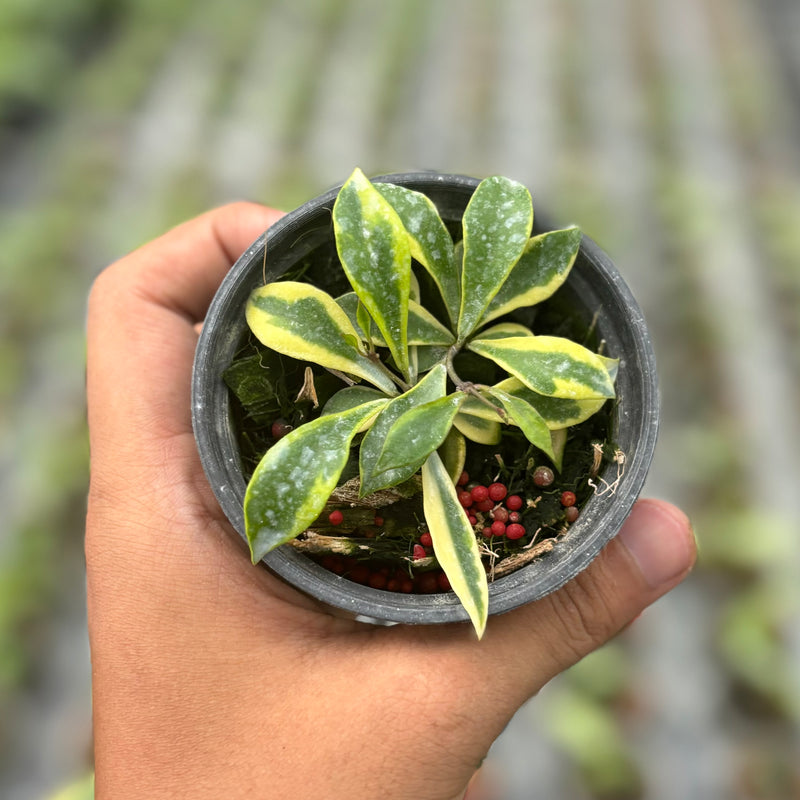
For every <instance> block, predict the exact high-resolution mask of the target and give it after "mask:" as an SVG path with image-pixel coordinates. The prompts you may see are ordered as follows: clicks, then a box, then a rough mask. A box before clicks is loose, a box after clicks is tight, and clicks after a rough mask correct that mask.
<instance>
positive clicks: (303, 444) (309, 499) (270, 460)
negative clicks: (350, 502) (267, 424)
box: [244, 399, 389, 564]
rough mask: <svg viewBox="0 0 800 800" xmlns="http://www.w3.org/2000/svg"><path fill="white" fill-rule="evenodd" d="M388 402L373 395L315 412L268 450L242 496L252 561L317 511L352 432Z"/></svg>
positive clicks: (287, 538)
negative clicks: (351, 404)
mask: <svg viewBox="0 0 800 800" xmlns="http://www.w3.org/2000/svg"><path fill="white" fill-rule="evenodd" d="M388 402H389V401H388V399H386V400H374V401H372V402H369V403H365V404H363V405H360V406H357V407H356V408H351V409H349V410H347V411H341V412H339V413H337V414H330V415H328V416H325V417H319V418H317V419H315V420H312V421H311V422H307V423H305V425H301V426H300V427H299V428H295V429H294V430H293V431H292V432H291V433H290V434H288V435H287V436H285V437H284V438H283V439H281V440H280V441H279V442H278V443H277V444H275V445H274V446H273V447H271V448H270V449H269V450H267V452H266V453H265V455H264V457H263V458H262V459H261V462H260V463H259V465H258V466H257V467H256V470H255V472H254V473H253V477H252V478H251V479H250V483H249V484H248V486H247V491H246V493H245V498H244V520H245V532H246V534H247V541H248V543H249V545H250V554H251V557H252V560H253V563H254V564H255V563H257V562H258V561H260V560H261V559H262V558H263V557H264V556H265V555H266V554H267V553H268V552H270V550H272V549H274V548H275V547H277V546H278V545H281V544H284V543H286V542H289V541H291V540H292V539H294V538H295V537H296V536H298V535H299V534H300V533H302V532H303V531H304V530H305V529H306V528H307V527H308V526H309V525H310V524H311V523H312V522H313V521H314V520H315V519H316V518H317V517H318V516H319V514H320V512H321V511H322V509H323V508H325V503H326V502H327V500H328V498H329V497H330V494H331V492H332V491H333V490H334V489H335V488H336V482H337V481H338V480H339V476H340V475H341V474H342V470H343V469H344V467H345V464H346V463H347V459H348V457H349V455H350V443H351V442H352V440H353V437H354V436H355V435H356V432H357V431H358V430H359V429H360V428H361V426H362V425H363V424H364V423H365V422H366V421H367V420H368V419H369V418H370V417H372V416H374V415H375V414H377V413H378V412H379V411H380V410H381V408H383V406H385V405H386V403H388Z"/></svg>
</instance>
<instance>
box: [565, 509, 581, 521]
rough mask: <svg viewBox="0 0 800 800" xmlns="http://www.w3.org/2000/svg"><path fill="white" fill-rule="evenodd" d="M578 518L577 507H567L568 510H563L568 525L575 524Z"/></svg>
mask: <svg viewBox="0 0 800 800" xmlns="http://www.w3.org/2000/svg"><path fill="white" fill-rule="evenodd" d="M579 516H580V511H578V507H577V506H569V507H568V508H565V509H564V517H565V518H566V520H567V522H569V523H573V522H575V520H576V519H578V517H579Z"/></svg>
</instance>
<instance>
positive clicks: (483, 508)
mask: <svg viewBox="0 0 800 800" xmlns="http://www.w3.org/2000/svg"><path fill="white" fill-rule="evenodd" d="M493 508H494V503H493V502H492V501H491V500H490V499H489V498H488V497H487V498H486V499H485V500H481V502H480V503H475V510H476V511H480V512H481V513H482V514H485V513H486V512H487V511H491V510H492V509H493Z"/></svg>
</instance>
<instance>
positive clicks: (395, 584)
mask: <svg viewBox="0 0 800 800" xmlns="http://www.w3.org/2000/svg"><path fill="white" fill-rule="evenodd" d="M386 591H387V592H399V591H400V581H399V580H398V579H397V578H389V580H388V581H386Z"/></svg>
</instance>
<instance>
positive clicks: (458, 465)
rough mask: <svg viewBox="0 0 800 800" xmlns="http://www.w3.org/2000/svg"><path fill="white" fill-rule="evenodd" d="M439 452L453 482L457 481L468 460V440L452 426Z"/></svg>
mask: <svg viewBox="0 0 800 800" xmlns="http://www.w3.org/2000/svg"><path fill="white" fill-rule="evenodd" d="M438 453H439V457H440V458H441V459H442V462H443V463H444V466H445V468H446V469H447V474H448V475H449V476H450V478H451V479H452V481H453V483H456V481H458V479H459V478H460V477H461V473H462V472H463V471H464V463H465V462H466V460H467V441H466V439H465V438H464V436H463V434H461V433H459V432H458V431H457V430H456V429H455V428H451V429H450V433H448V434H447V438H446V439H445V440H444V441H443V442H442V446H441V447H440V448H439V450H438Z"/></svg>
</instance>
